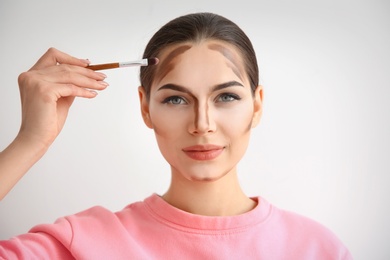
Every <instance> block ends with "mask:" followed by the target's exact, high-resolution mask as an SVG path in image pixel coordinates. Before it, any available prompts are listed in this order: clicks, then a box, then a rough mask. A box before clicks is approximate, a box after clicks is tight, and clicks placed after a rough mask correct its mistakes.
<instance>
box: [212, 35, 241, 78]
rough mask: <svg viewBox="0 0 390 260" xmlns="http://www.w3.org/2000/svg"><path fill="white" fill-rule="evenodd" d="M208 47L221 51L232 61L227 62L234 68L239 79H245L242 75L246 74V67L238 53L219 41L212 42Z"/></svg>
mask: <svg viewBox="0 0 390 260" xmlns="http://www.w3.org/2000/svg"><path fill="white" fill-rule="evenodd" d="M207 47H208V48H209V49H210V50H213V51H218V52H220V53H221V54H222V55H223V56H224V57H225V58H226V59H228V60H229V61H230V62H231V64H227V65H228V67H230V68H231V69H232V70H233V72H234V74H236V75H237V77H238V78H239V79H241V80H244V79H243V77H242V75H244V73H243V71H244V68H243V67H242V63H241V62H240V59H239V57H238V55H237V54H236V53H234V52H233V51H232V50H230V49H229V48H227V47H225V46H223V45H221V44H217V43H210V44H209V45H208V46H207Z"/></svg>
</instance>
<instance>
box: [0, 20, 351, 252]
mask: <svg viewBox="0 0 390 260" xmlns="http://www.w3.org/2000/svg"><path fill="white" fill-rule="evenodd" d="M144 57H147V58H148V57H157V58H158V59H159V60H160V62H159V64H158V65H157V66H148V67H142V68H141V74H140V78H141V87H139V97H140V105H141V112H142V116H143V119H144V122H145V124H146V125H147V126H148V127H150V128H152V129H153V130H154V132H155V135H156V139H157V142H158V145H159V148H160V151H161V153H162V155H163V156H164V158H165V159H166V161H167V162H168V163H169V164H170V166H171V175H172V177H171V184H170V187H169V188H168V190H167V192H166V193H165V194H163V195H162V196H159V195H157V194H153V195H151V196H150V197H148V198H146V199H145V200H144V201H142V202H137V203H133V204H130V205H129V206H127V207H126V208H124V209H123V210H122V211H120V212H116V213H112V212H110V211H108V210H107V209H104V208H102V207H94V208H91V209H88V210H86V211H84V212H81V213H78V214H76V215H72V216H68V217H65V218H60V219H59V220H57V221H56V222H55V223H54V224H48V225H39V226H36V227H34V228H33V229H32V230H31V231H30V232H29V233H28V234H25V235H21V236H19V237H16V238H12V239H10V240H9V241H2V242H0V256H4V257H5V258H6V259H20V258H22V259H23V258H34V257H39V258H49V259H58V258H64V259H67V258H70V259H72V258H76V259H97V258H99V259H100V258H113V259H122V258H126V259H129V258H130V259H156V258H158V259H164V258H172V259H238V258H240V259H351V255H350V254H349V252H348V250H347V249H346V248H345V247H344V246H343V245H342V243H341V242H340V241H339V240H338V239H337V238H336V237H335V236H334V235H333V233H331V232H330V231H329V230H328V229H326V228H325V227H323V226H322V225H320V224H318V223H316V222H314V221H312V220H309V219H307V218H305V217H302V216H299V215H296V214H294V213H291V212H286V211H283V210H280V209H278V208H276V207H274V206H272V205H271V204H269V203H268V202H267V201H266V200H264V199H262V198H260V197H256V198H249V197H247V196H246V195H245V193H244V192H243V191H242V189H241V188H240V185H239V182H238V179H237V164H238V162H239V161H240V159H241V158H242V156H243V155H244V153H245V150H246V148H247V145H248V142H249V137H250V132H251V129H252V128H253V127H255V126H256V125H257V124H258V123H259V121H260V117H261V113H262V99H263V95H262V92H263V90H262V87H261V86H260V85H259V82H258V81H259V79H258V66H257V61H256V56H255V52H254V50H253V47H252V44H251V42H250V40H249V39H248V38H247V36H246V35H245V34H244V32H243V31H242V30H241V29H240V28H239V27H238V26H237V25H235V24H234V23H233V22H231V21H229V20H227V19H226V18H223V17H221V16H218V15H215V14H210V13H198V14H190V15H186V16H182V17H179V18H176V19H174V20H172V21H170V22H169V23H167V24H166V25H165V26H163V27H162V28H161V29H160V30H159V31H158V32H157V33H156V34H155V35H154V36H153V37H152V39H151V40H150V42H149V43H148V45H147V46H146V49H145V52H144ZM58 64H59V65H58ZM87 65H88V61H85V60H80V59H76V58H73V57H71V56H69V55H67V54H65V53H62V52H59V51H57V50H55V49H50V50H49V51H48V52H47V53H46V54H44V55H43V56H42V58H41V59H40V60H39V61H38V62H37V63H36V64H35V65H34V66H33V67H32V68H31V70H30V71H28V72H26V73H22V74H21V75H20V77H19V85H20V90H21V99H22V105H23V109H22V110H23V117H22V126H21V129H20V132H19V134H18V136H17V138H16V139H15V141H14V142H13V143H11V145H10V146H9V147H8V148H6V149H5V150H4V151H3V152H2V154H1V155H0V172H1V175H0V178H1V179H0V183H2V184H1V194H2V196H4V195H5V194H6V193H7V192H8V190H9V189H11V188H12V186H13V185H14V184H15V183H16V182H17V181H18V180H19V179H20V178H21V177H22V176H23V175H24V173H25V172H26V171H27V170H28V169H29V168H30V167H31V166H32V165H33V164H34V163H35V162H36V161H37V160H39V158H40V157H41V156H42V155H43V154H44V153H45V151H46V150H47V149H48V147H49V146H50V144H51V143H52V142H53V141H54V139H55V138H56V136H57V135H58V133H59V132H60V131H61V128H62V126H63V125H64V122H65V119H66V116H67V112H68V109H69V107H70V106H71V104H72V101H73V99H74V98H75V97H85V98H93V97H95V96H96V91H99V90H103V89H104V88H106V87H107V83H105V82H104V78H105V75H104V74H102V73H99V72H94V71H91V70H89V69H87V68H85V67H86V66H87ZM20 162H21V163H20Z"/></svg>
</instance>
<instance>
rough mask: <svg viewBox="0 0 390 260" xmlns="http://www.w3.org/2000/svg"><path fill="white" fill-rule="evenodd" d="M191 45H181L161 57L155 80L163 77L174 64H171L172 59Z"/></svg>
mask: <svg viewBox="0 0 390 260" xmlns="http://www.w3.org/2000/svg"><path fill="white" fill-rule="evenodd" d="M191 47H192V46H191V45H181V46H179V47H177V48H176V49H174V50H173V51H171V52H170V53H169V54H168V55H167V56H166V57H165V58H163V60H162V62H161V65H160V66H158V67H159V69H158V71H157V74H156V81H159V80H160V79H162V78H164V77H165V76H166V75H167V74H168V73H169V72H170V71H171V70H172V69H173V67H174V66H173V64H172V60H173V59H174V58H176V57H177V56H178V55H180V54H183V53H184V52H186V51H187V50H189V49H191Z"/></svg>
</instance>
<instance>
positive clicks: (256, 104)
mask: <svg viewBox="0 0 390 260" xmlns="http://www.w3.org/2000/svg"><path fill="white" fill-rule="evenodd" d="M262 113H263V86H261V85H259V86H257V88H256V90H255V93H254V96H253V119H252V128H253V127H256V126H257V125H258V124H259V122H260V119H261V115H262Z"/></svg>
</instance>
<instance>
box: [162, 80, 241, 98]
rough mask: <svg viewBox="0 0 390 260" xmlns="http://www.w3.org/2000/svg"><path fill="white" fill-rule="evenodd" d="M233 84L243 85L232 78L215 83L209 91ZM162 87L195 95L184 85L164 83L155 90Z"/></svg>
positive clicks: (233, 85)
mask: <svg viewBox="0 0 390 260" xmlns="http://www.w3.org/2000/svg"><path fill="white" fill-rule="evenodd" d="M235 86H237V87H244V85H243V84H241V83H240V82H238V81H235V80H232V81H228V82H224V83H221V84H217V85H215V86H213V87H212V88H211V90H210V92H215V91H218V90H221V89H225V88H229V87H235ZM164 89H171V90H176V91H180V92H184V93H186V94H189V95H190V96H191V97H195V95H194V94H193V93H192V92H191V91H190V90H189V89H187V88H186V87H183V86H180V85H176V84H172V83H168V84H165V85H163V86H161V87H159V88H158V90H157V91H160V90H164Z"/></svg>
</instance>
